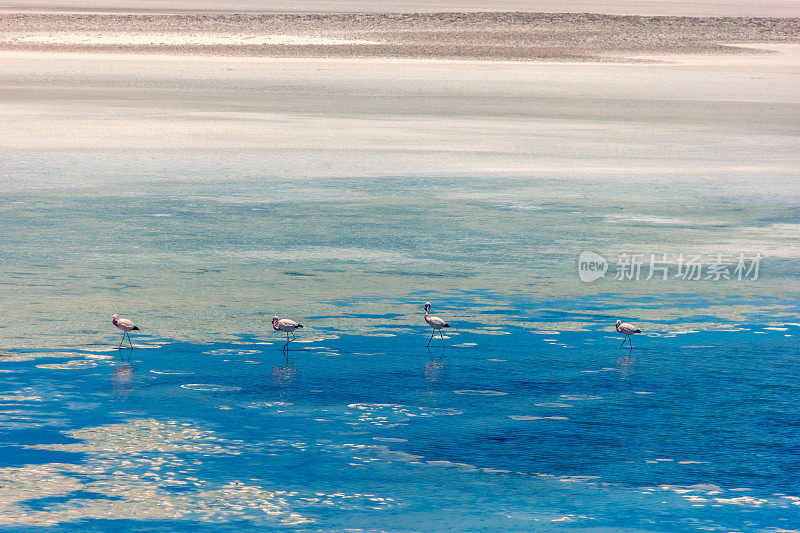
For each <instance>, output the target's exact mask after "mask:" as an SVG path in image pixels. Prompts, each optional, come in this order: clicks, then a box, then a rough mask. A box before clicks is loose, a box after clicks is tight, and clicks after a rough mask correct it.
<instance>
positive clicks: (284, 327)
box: [272, 316, 303, 344]
mask: <svg viewBox="0 0 800 533" xmlns="http://www.w3.org/2000/svg"><path fill="white" fill-rule="evenodd" d="M302 327H303V325H302V324H298V323H297V322H295V321H294V320H289V319H288V318H278V317H277V316H274V317H272V329H274V330H275V331H285V332H286V343H287V344H288V343H289V342H291V341H293V340H295V339H296V338H297V337H295V336H294V330H296V329H298V328H302ZM289 333H291V334H292V338H291V339H289Z"/></svg>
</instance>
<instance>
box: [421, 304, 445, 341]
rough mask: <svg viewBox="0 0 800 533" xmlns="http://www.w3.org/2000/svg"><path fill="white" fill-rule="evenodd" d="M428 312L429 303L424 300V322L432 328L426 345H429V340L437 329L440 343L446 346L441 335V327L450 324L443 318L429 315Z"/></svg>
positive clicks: (429, 309) (429, 308)
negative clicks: (440, 339)
mask: <svg viewBox="0 0 800 533" xmlns="http://www.w3.org/2000/svg"><path fill="white" fill-rule="evenodd" d="M430 312H431V303H430V302H425V322H427V323H428V325H429V326H430V327H432V328H433V333H431V338H430V339H428V346H430V345H431V340H433V336H434V335H435V334H436V332H437V331H438V332H439V337H441V338H442V344H444V345H445V346H447V345H446V344H445V342H444V337H443V336H442V332H441V329H442V328H449V327H450V324H448V323H447V322H445V321H444V319H442V318H439V317H438V316H430Z"/></svg>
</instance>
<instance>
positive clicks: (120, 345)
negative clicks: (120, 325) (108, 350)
mask: <svg viewBox="0 0 800 533" xmlns="http://www.w3.org/2000/svg"><path fill="white" fill-rule="evenodd" d="M123 342H125V332H124V331H123V332H122V338H121V339H120V340H119V346H117V350H121V349H122V343H123Z"/></svg>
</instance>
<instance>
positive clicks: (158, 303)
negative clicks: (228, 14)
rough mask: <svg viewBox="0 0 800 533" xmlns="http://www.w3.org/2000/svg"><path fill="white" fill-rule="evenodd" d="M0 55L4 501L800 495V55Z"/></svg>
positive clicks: (650, 515) (692, 509)
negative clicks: (646, 61) (731, 272)
mask: <svg viewBox="0 0 800 533" xmlns="http://www.w3.org/2000/svg"><path fill="white" fill-rule="evenodd" d="M1 65H2V66H0V78H1V81H2V84H0V85H2V86H1V87H0V96H1V97H2V99H3V103H4V106H3V107H2V111H0V113H2V117H3V121H2V124H0V126H1V127H2V128H3V129H2V131H3V135H2V138H3V145H2V146H0V155H2V162H1V163H0V165H2V166H0V171H2V176H0V177H2V179H0V227H2V232H1V233H0V244H2V252H3V253H2V255H0V302H2V308H3V312H2V320H0V349H2V354H1V355H0V383H2V391H3V392H2V393H1V394H2V401H1V402H0V404H2V405H0V407H2V409H3V412H2V416H3V425H2V431H3V436H2V446H3V450H2V452H1V453H0V461H2V465H0V476H1V477H0V524H2V527H4V528H6V529H9V530H14V529H17V530H31V529H39V528H41V527H43V526H53V527H52V529H54V530H75V531H86V530H91V529H95V530H100V531H102V530H108V529H111V528H114V529H130V530H153V531H164V530H185V529H187V528H191V529H193V530H195V529H200V530H202V529H203V528H205V529H206V530H226V529H230V530H237V531H238V530H241V529H242V527H243V526H247V527H254V528H255V527H257V528H260V529H267V530H269V529H289V530H292V529H298V530H310V531H337V530H344V529H352V528H356V529H359V528H360V529H363V530H368V531H375V530H388V531H412V530H414V531H419V530H424V531H441V530H461V531H469V530H500V529H501V530H505V531H515V530H517V531H529V530H539V531H547V530H561V529H564V528H565V527H571V528H576V529H590V530H593V531H596V530H602V529H603V528H606V529H609V530H614V531H619V530H626V531H683V530H686V531H696V530H720V531H760V530H767V531H769V530H778V529H791V528H792V527H794V528H796V527H797V524H798V523H800V516H798V507H800V506H798V505H796V504H797V502H798V501H800V499H798V498H799V497H800V487H798V483H797V481H796V478H795V476H794V473H795V472H796V470H797V462H796V457H797V444H796V443H797V442H798V437H799V435H798V426H797V421H796V405H797V400H798V398H797V395H798V389H797V386H796V384H795V376H796V375H797V372H796V364H795V363H796V358H797V342H796V339H797V335H798V331H797V330H798V326H797V324H798V323H800V319H798V316H799V315H800V312H799V311H798V306H797V301H798V287H797V279H798V275H800V241H799V240H798V239H799V238H800V237H798V236H799V235H800V233H799V232H798V227H800V226H799V224H800V218H798V213H800V209H798V207H799V206H800V203H799V202H798V190H800V189H798V188H797V186H796V184H797V168H799V167H798V155H797V154H798V153H800V150H798V146H800V144H798V135H797V132H798V127H797V126H798V124H797V117H798V116H800V115H798V114H797V106H798V105H800V93H798V91H797V87H800V85H798V84H797V83H793V80H795V78H796V77H797V72H796V69H791V68H785V69H775V68H773V67H772V66H762V67H759V66H758V65H757V64H756V62H752V63H750V64H748V65H746V66H744V67H741V66H736V65H734V66H722V67H720V68H711V67H708V66H704V67H697V66H691V65H688V66H687V65H678V66H674V65H672V66H669V65H600V66H598V65H563V64H553V65H531V64H501V63H498V64H480V63H469V62H452V63H448V62H386V63H379V62H375V63H364V64H362V63H358V62H335V61H334V62H330V61H327V62H326V61H321V62H317V61H300V62H281V61H277V62H275V61H269V60H255V59H253V60H249V59H248V60H239V59H236V58H216V59H211V58H202V59H200V58H169V57H160V58H157V59H154V58H151V57H146V56H131V57H122V56H86V55H56V56H53V55H48V54H40V55H37V54H28V55H22V56H20V55H14V54H11V55H6V56H4V61H3V62H2V64H1ZM576 79H581V80H582V81H583V83H580V84H576V83H575V80H576ZM731 80H735V81H736V83H732V82H731ZM64 132H70V133H71V134H69V135H64V134H63V133H64ZM587 250H590V251H594V252H598V253H602V254H604V256H605V257H607V258H609V259H611V258H613V257H614V256H615V255H616V254H620V253H642V254H661V253H669V254H673V256H674V254H679V253H686V254H692V253H700V254H708V255H713V254H717V253H726V254H736V253H748V254H751V253H761V254H763V262H762V264H761V270H760V275H759V277H758V279H757V280H743V281H738V280H736V279H731V280H720V281H713V280H712V281H708V280H700V281H696V282H695V281H686V280H683V279H680V278H677V277H675V276H674V275H672V274H674V272H671V275H670V276H669V279H667V280H661V279H658V278H656V279H653V280H650V281H646V280H640V281H621V280H619V281H618V280H615V279H613V277H612V276H611V275H608V276H607V277H606V278H605V279H602V280H597V281H595V282H592V283H583V282H581V281H580V279H579V277H578V272H577V259H578V257H579V255H580V253H581V252H583V251H587ZM426 300H430V301H432V303H433V307H434V309H433V310H434V313H436V314H439V315H441V316H443V317H444V318H446V319H447V320H448V321H449V322H450V323H451V324H453V326H454V328H453V330H448V332H447V333H448V337H449V338H448V339H447V343H448V345H449V347H448V348H447V349H446V350H442V349H441V348H440V347H439V345H438V344H437V341H436V340H434V341H433V342H432V343H431V347H430V350H428V349H427V348H426V347H425V343H426V342H427V337H428V335H429V332H428V331H426V328H425V326H424V323H423V322H422V314H423V311H422V303H423V302H424V301H426ZM113 313H119V314H120V315H122V316H128V317H130V318H133V319H134V320H135V322H136V323H137V324H138V325H139V327H140V328H141V331H140V332H139V334H138V335H134V336H133V340H134V343H135V344H136V348H135V349H134V350H133V351H132V352H129V351H125V350H123V351H122V352H118V351H116V350H115V347H116V346H117V344H118V342H119V337H118V336H117V335H115V333H116V331H115V330H114V329H113V327H112V326H111V324H110V317H111V315H112V314H113ZM276 313H277V314H279V315H280V316H286V317H290V318H295V319H298V320H300V321H301V322H303V323H305V324H306V326H307V328H306V329H304V330H302V332H301V334H300V340H299V341H298V342H295V343H292V345H291V350H290V351H289V352H288V357H287V356H285V355H284V353H283V352H282V350H281V342H280V335H278V334H274V333H273V332H271V330H270V328H269V319H270V317H271V316H272V315H273V314H276ZM617 318H622V319H623V320H625V321H631V322H633V323H635V324H637V326H639V327H640V328H641V329H642V330H643V331H644V332H645V334H644V335H642V336H636V337H635V338H634V340H633V344H634V347H633V349H632V350H627V349H622V350H620V349H618V345H619V341H620V339H618V338H617V336H616V335H615V334H614V333H613V327H612V326H613V324H614V322H615V320H616V319H617Z"/></svg>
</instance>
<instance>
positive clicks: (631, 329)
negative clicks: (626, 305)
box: [617, 320, 642, 348]
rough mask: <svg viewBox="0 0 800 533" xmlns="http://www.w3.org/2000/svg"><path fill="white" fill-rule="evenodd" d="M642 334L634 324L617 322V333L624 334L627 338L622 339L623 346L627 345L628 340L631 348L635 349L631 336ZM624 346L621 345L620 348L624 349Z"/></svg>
mask: <svg viewBox="0 0 800 533" xmlns="http://www.w3.org/2000/svg"><path fill="white" fill-rule="evenodd" d="M641 332H642V331H641V330H639V329H637V328H636V326H634V325H633V324H628V323H627V322H626V323H624V324H623V323H622V320H617V333H622V334H623V335H625V338H623V339H622V344H625V341H626V340H627V341H628V342H629V343H630V345H631V348H633V343H632V342H631V335H634V334H636V333H641ZM622 344H620V345H619V347H620V348H622Z"/></svg>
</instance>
